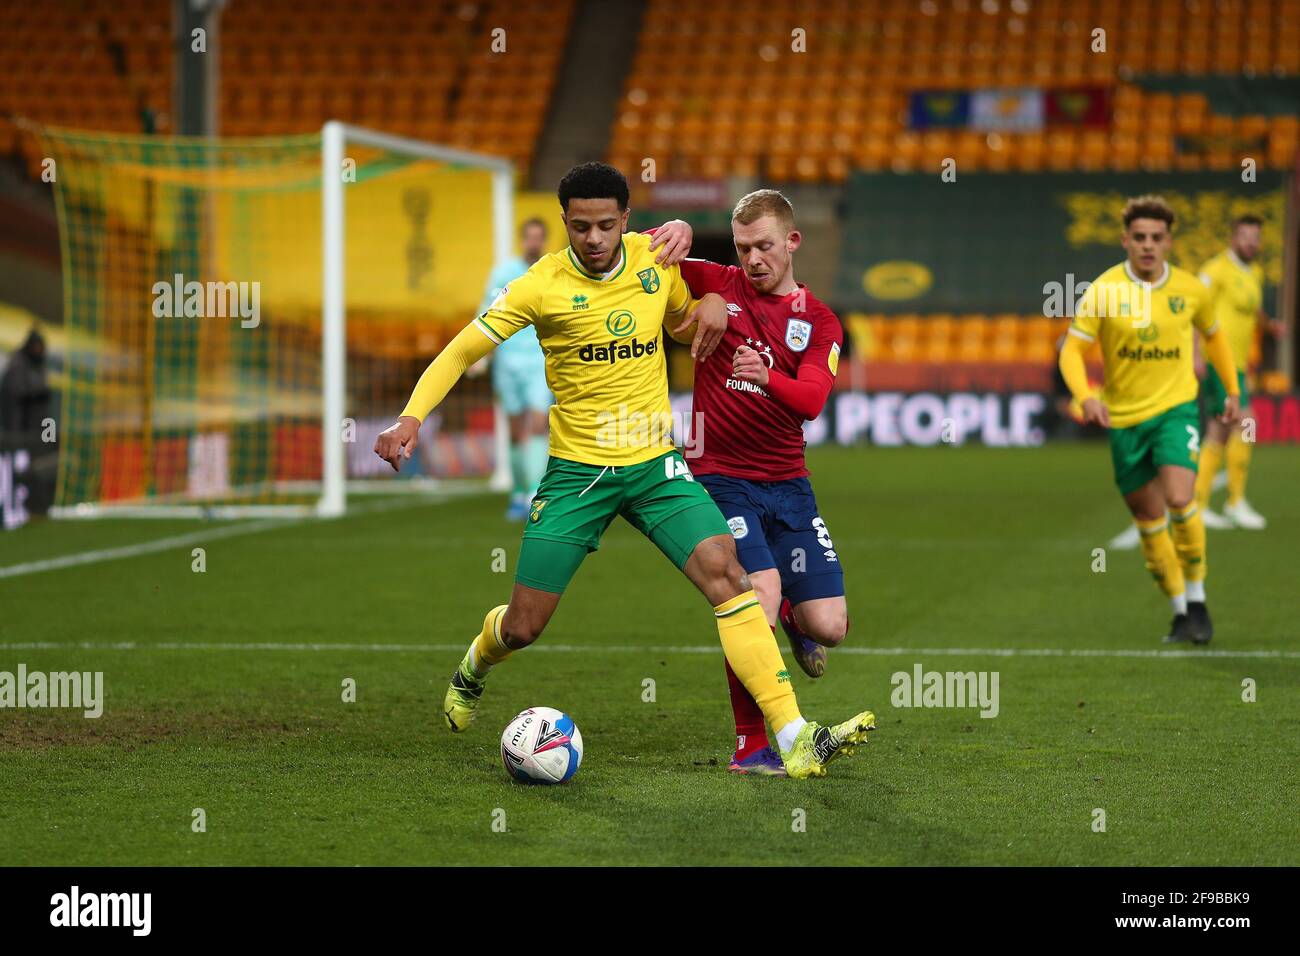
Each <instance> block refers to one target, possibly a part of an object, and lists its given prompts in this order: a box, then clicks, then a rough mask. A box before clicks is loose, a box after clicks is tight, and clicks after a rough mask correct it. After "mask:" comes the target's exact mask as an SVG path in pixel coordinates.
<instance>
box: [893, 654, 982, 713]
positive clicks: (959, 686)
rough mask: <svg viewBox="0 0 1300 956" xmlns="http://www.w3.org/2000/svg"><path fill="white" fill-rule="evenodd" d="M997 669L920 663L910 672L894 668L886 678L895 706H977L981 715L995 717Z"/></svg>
mask: <svg viewBox="0 0 1300 956" xmlns="http://www.w3.org/2000/svg"><path fill="white" fill-rule="evenodd" d="M1000 678H1001V675H1000V674H999V673H998V672H997V671H947V672H943V671H927V670H925V669H924V668H922V666H921V665H920V664H916V665H914V666H913V667H912V672H911V673H908V672H907V671H895V672H894V673H893V675H891V676H890V678H889V683H890V684H892V685H893V688H894V690H893V692H892V693H891V694H890V695H889V702H890V703H891V704H893V705H894V706H895V707H978V708H980V716H981V717H996V716H997V715H998V710H999V709H1000V705H999V702H998V682H999V680H1000Z"/></svg>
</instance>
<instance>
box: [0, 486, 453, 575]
mask: <svg viewBox="0 0 1300 956" xmlns="http://www.w3.org/2000/svg"><path fill="white" fill-rule="evenodd" d="M458 494H459V493H458V492H441V493H436V494H430V495H427V496H424V497H421V498H403V499H399V500H396V501H374V502H369V503H368V504H363V505H357V506H354V507H352V508H349V509H348V513H347V514H345V515H344V516H343V517H342V518H340V519H334V520H346V519H347V518H350V517H353V516H356V515H363V514H374V513H376V512H380V511H395V510H398V509H402V508H415V507H419V506H420V505H430V504H441V503H442V502H444V501H447V500H448V499H449V498H452V497H456V496H457V495H458ZM319 520H322V519H319V518H315V517H303V518H266V519H262V520H259V521H249V522H244V523H243V524H233V525H226V526H224V527H217V528H205V529H204V530H202V531H192V532H190V533H189V534H178V535H172V536H171V537H169V538H156V539H154V540H153V541H142V542H140V543H139V544H126V545H122V546H121V547H118V548H103V549H101V550H98V551H81V552H78V553H77V554H65V555H60V556H59V557H57V558H46V559H45V560H43V561H28V562H25V563H23V564H11V565H9V566H8V567H3V568H0V580H2V579H4V578H16V577H20V576H22V575H24V574H40V573H41V572H43V571H60V570H62V569H64V568H75V567H79V566H81V565H85V564H99V563H101V562H103V561H121V560H124V559H126V558H138V557H140V556H141V555H145V554H157V553H158V552H159V551H170V550H171V549H172V548H184V547H187V546H188V545H192V544H201V543H203V542H207V541H219V540H221V539H222V538H237V537H242V536H243V535H248V534H260V533H261V532H263V531H274V530H276V529H278V528H292V527H294V526H296V525H300V524H306V523H307V522H309V521H319Z"/></svg>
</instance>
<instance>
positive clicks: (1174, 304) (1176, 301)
mask: <svg viewBox="0 0 1300 956" xmlns="http://www.w3.org/2000/svg"><path fill="white" fill-rule="evenodd" d="M1186 304H1187V303H1186V300H1184V299H1183V297H1182V296H1181V295H1171V296H1170V297H1169V311H1170V312H1172V313H1173V314H1174V315H1177V314H1178V313H1179V312H1181V311H1183V306H1184V305H1186Z"/></svg>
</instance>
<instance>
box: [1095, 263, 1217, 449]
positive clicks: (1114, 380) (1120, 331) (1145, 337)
mask: <svg viewBox="0 0 1300 956" xmlns="http://www.w3.org/2000/svg"><path fill="white" fill-rule="evenodd" d="M1209 302H1210V292H1209V290H1208V289H1206V288H1205V286H1204V285H1202V284H1201V283H1200V282H1199V281H1198V280H1197V278H1196V276H1194V275H1192V274H1191V273H1190V272H1187V271H1185V270H1183V269H1179V268H1177V267H1175V266H1171V265H1168V264H1166V265H1165V274H1164V277H1163V278H1162V279H1160V280H1159V281H1158V282H1152V283H1145V282H1142V281H1141V280H1140V279H1138V278H1137V277H1136V276H1135V275H1134V274H1133V272H1132V271H1131V269H1130V268H1129V264H1128V262H1127V261H1125V262H1122V263H1120V264H1119V265H1117V266H1114V267H1112V268H1110V269H1107V270H1106V271H1105V272H1103V273H1102V274H1101V275H1100V276H1099V277H1098V278H1097V281H1096V282H1094V283H1093V284H1092V285H1091V286H1089V287H1088V290H1087V291H1086V292H1085V293H1084V294H1083V296H1082V297H1081V298H1080V299H1079V304H1078V306H1077V307H1076V309H1075V316H1074V321H1073V322H1072V323H1071V325H1070V334H1071V335H1076V336H1078V337H1079V338H1081V339H1083V340H1084V341H1087V342H1093V341H1098V340H1099V341H1100V342H1101V357H1102V366H1103V368H1104V369H1105V371H1106V385H1105V388H1104V389H1103V390H1102V396H1101V398H1102V401H1103V402H1104V403H1105V404H1106V408H1107V409H1108V410H1109V411H1110V423H1111V427H1113V428H1128V427H1130V426H1132V425H1136V424H1138V423H1139V422H1144V421H1146V420H1147V419H1148V418H1153V417H1154V416H1156V415H1159V414H1160V413H1161V412H1164V411H1167V410H1168V409H1170V408H1173V407H1174V406H1175V405H1181V404H1183V403H1184V402H1190V401H1192V400H1193V399H1195V398H1196V393H1197V390H1198V387H1199V385H1198V382H1197V380H1196V371H1195V367H1194V364H1193V354H1192V348H1193V346H1192V326H1193V325H1195V326H1196V327H1197V328H1198V329H1200V330H1201V331H1202V332H1205V333H1207V334H1209V333H1211V332H1213V331H1214V328H1215V322H1214V317H1213V315H1212V314H1211V310H1210V308H1209Z"/></svg>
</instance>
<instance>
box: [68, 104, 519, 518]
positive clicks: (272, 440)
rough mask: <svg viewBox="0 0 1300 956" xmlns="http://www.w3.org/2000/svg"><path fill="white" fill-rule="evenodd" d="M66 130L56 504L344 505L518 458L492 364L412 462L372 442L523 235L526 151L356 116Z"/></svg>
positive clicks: (445, 411) (76, 512) (133, 507)
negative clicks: (252, 130) (352, 122)
mask: <svg viewBox="0 0 1300 956" xmlns="http://www.w3.org/2000/svg"><path fill="white" fill-rule="evenodd" d="M43 137H44V142H45V147H46V155H47V156H48V157H49V159H51V160H52V161H53V165H52V171H53V175H54V183H55V197H56V202H57V206H58V214H59V229H60V237H61V243H62V249H63V276H64V321H65V326H66V332H67V335H68V342H69V347H68V357H67V365H68V375H67V385H66V391H65V395H64V402H63V416H62V420H61V421H60V422H59V429H60V434H59V443H60V462H59V477H58V486H57V490H56V492H55V508H54V509H53V512H52V513H53V514H55V515H56V516H60V517H69V516H95V515H104V514H114V515H118V514H121V515H141V516H150V515H156V516H164V515H166V516H170V515H184V514H207V515H213V516H237V515H240V514H244V513H248V514H309V513H316V514H321V515H337V514H341V513H343V512H344V511H345V509H346V502H347V497H348V494H349V493H350V492H351V493H357V492H359V491H363V490H370V489H376V488H377V489H380V490H383V491H398V490H406V489H410V488H415V487H428V486H429V485H430V483H432V482H436V481H439V480H442V479H448V478H468V479H474V478H486V477H489V476H492V475H493V474H494V473H496V474H497V475H498V476H499V475H500V473H501V472H502V470H503V469H504V463H501V462H499V458H500V457H501V456H500V455H499V454H498V452H497V444H498V441H497V437H496V436H497V433H498V431H499V428H498V426H497V424H496V421H495V418H496V416H495V415H494V412H493V406H492V396H491V387H490V384H489V381H488V378H487V376H482V377H478V378H466V379H464V380H463V381H462V382H460V383H459V384H458V385H457V386H456V388H455V389H454V390H453V392H452V393H451V395H449V396H448V398H447V400H446V401H445V402H444V403H443V404H442V405H441V406H439V409H438V410H437V411H436V412H435V413H434V414H433V415H430V416H429V420H428V421H426V422H425V426H424V429H423V430H422V432H421V435H420V438H421V441H420V447H419V448H418V450H417V453H416V455H417V457H416V458H413V459H412V460H411V461H410V462H407V463H405V465H404V466H403V472H402V474H401V475H400V476H398V475H394V473H393V472H392V470H391V469H390V468H389V467H388V465H387V464H385V463H384V462H382V461H380V460H379V459H378V458H376V457H375V456H374V455H373V454H372V453H371V447H372V446H373V444H374V439H375V435H376V434H377V433H378V431H379V430H380V429H382V428H384V427H386V426H387V425H389V424H391V422H392V421H393V419H394V417H395V415H396V414H397V413H398V412H399V411H400V410H401V408H402V406H403V405H404V404H405V402H406V398H407V396H408V394H409V392H410V389H411V387H412V385H413V384H414V383H415V381H416V379H417V378H418V377H419V375H420V373H421V372H422V371H423V369H424V367H425V366H426V365H427V364H428V362H429V361H430V359H432V358H433V356H435V355H436V354H437V353H438V351H439V350H440V349H441V348H442V347H443V345H444V344H445V343H446V342H447V341H449V340H450V338H451V337H452V336H453V335H454V334H455V333H456V332H457V331H458V330H459V329H460V328H461V327H462V326H464V324H465V323H466V322H468V321H469V320H470V318H471V317H472V316H473V315H474V313H475V310H476V309H477V308H478V306H479V303H480V301H481V299H482V296H483V291H484V286H485V284H486V282H487V277H488V274H489V272H490V270H491V267H492V264H493V263H494V262H495V261H498V260H500V259H502V258H504V257H506V256H507V255H509V253H510V249H511V242H512V238H513V237H512V232H513V228H512V226H513V210H512V196H513V187H514V183H513V172H512V169H511V167H510V165H509V163H507V162H504V161H502V160H499V159H496V158H493V157H486V156H479V155H476V154H471V153H464V152H460V151H456V150H451V149H446V148H443V147H439V146H435V145H433V144H428V143H422V142H418V141H414V140H408V139H404V138H401V137H396V136H389V135H386V134H382V133H377V132H374V131H371V130H365V129H360V128H357V127H352V126H347V125H344V124H340V123H328V124H326V126H325V127H324V129H323V130H322V131H321V133H319V134H314V135H308V136H291V137H270V138H260V139H217V140H208V139H197V138H167V137H154V136H121V135H116V134H98V133H82V132H72V131H67V130H55V129H47V130H44V131H43Z"/></svg>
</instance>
